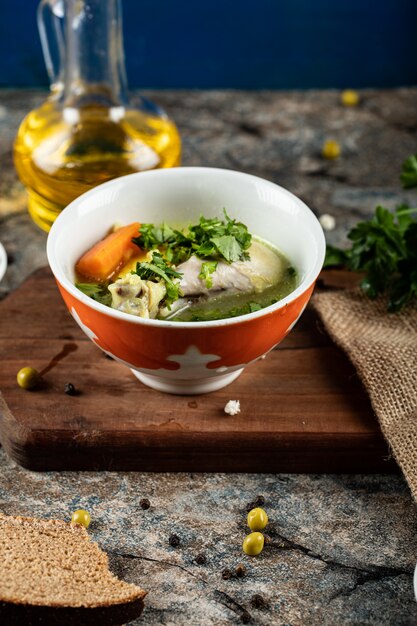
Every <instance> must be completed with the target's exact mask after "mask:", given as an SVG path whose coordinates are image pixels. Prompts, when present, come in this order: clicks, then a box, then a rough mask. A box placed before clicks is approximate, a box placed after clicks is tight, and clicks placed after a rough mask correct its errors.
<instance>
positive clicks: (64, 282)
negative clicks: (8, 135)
mask: <svg viewBox="0 0 417 626" xmlns="http://www.w3.org/2000/svg"><path fill="white" fill-rule="evenodd" d="M186 171H188V172H192V173H195V174H196V175H198V174H200V175H204V174H205V173H207V172H211V173H215V174H217V175H219V176H230V175H232V176H236V177H237V178H245V179H247V178H250V179H253V180H254V181H260V182H261V183H262V184H264V185H267V186H271V187H273V188H274V189H278V190H279V191H280V193H282V194H283V195H285V196H287V197H288V198H289V199H290V200H291V201H292V202H293V203H295V204H296V205H298V207H299V208H300V209H301V210H302V212H304V214H305V215H307V216H308V219H310V220H311V224H312V226H313V229H314V231H313V232H314V237H315V240H316V243H317V248H318V254H317V259H316V262H315V264H314V266H313V267H311V268H310V269H309V270H308V271H307V273H306V275H305V277H304V279H303V280H302V281H301V283H300V284H299V285H298V286H297V287H296V289H294V291H292V292H291V293H290V294H288V295H287V296H285V298H282V300H279V301H278V302H276V303H275V304H270V305H269V306H267V307H264V308H263V309H260V310H259V311H255V312H253V313H245V314H244V315H238V316H236V317H230V318H225V319H221V320H210V321H196V322H174V321H165V320H156V319H147V318H143V317H137V316H135V315H131V314H130V313H124V312H123V311H118V310H117V309H112V308H111V307H108V306H106V305H104V304H101V303H100V302H96V301H95V300H93V299H92V298H89V297H88V296H86V295H85V294H84V293H83V292H82V291H80V290H79V289H77V288H76V287H75V285H74V284H73V283H72V282H71V281H70V280H69V279H68V278H67V277H66V275H65V273H64V271H63V269H62V268H61V266H60V263H59V262H58V260H57V258H56V255H55V249H54V248H55V243H56V239H57V237H58V236H59V234H60V230H61V226H63V225H64V224H65V221H66V220H68V219H69V217H68V216H69V215H70V214H71V211H75V208H76V207H77V205H78V204H79V203H80V202H81V201H84V200H85V199H86V198H88V197H90V196H94V195H95V194H96V193H97V192H99V191H101V190H103V189H105V188H107V187H112V186H113V185H120V181H121V180H123V179H132V178H135V177H136V178H138V177H139V178H138V180H139V181H140V180H143V177H145V176H147V177H152V176H155V177H158V176H161V175H162V176H164V175H165V176H169V175H174V176H175V175H176V174H177V173H179V172H182V173H184V174H185V172H186ZM325 252H326V240H325V236H324V232H323V229H322V227H321V225H320V222H319V220H318V219H317V217H316V216H315V215H314V213H313V211H312V210H311V209H310V208H309V207H308V206H307V205H306V204H305V202H303V201H302V200H300V198H298V197H297V196H296V195H294V194H293V193H292V192H291V191H288V190H287V189H285V187H282V186H281V185H278V184H277V183H273V182H271V181H269V180H267V179H265V178H261V177H260V176H254V175H253V174H246V173H245V172H239V171H236V170H229V169H226V168H217V167H195V166H180V167H171V168H166V169H157V170H149V171H146V172H135V173H133V174H127V175H126V176H120V177H118V178H113V179H112V180H109V181H107V182H105V183H102V184H101V185H97V186H96V187H93V188H92V189H89V190H88V191H86V192H85V193H83V194H81V195H80V196H78V197H77V198H75V200H73V201H72V202H70V204H69V205H68V206H67V207H66V208H65V210H63V211H62V212H61V213H60V214H59V215H58V217H57V218H56V220H55V222H54V223H53V225H52V228H51V230H50V232H49V235H48V239H47V244H46V254H47V258H48V263H49V266H50V268H51V270H52V273H53V275H54V276H55V279H56V280H57V281H58V283H59V284H60V285H61V286H62V287H63V288H64V289H65V290H66V291H68V292H69V293H70V295H72V296H74V297H75V299H76V300H79V301H80V302H81V303H82V304H85V305H86V306H88V307H90V308H92V309H94V310H95V311H98V312H99V313H105V314H106V315H108V316H109V317H112V318H115V319H119V320H123V321H127V322H130V323H132V324H140V325H146V326H157V327H158V328H178V329H180V328H194V329H197V328H204V327H218V326H230V325H233V324H239V323H242V322H248V321H252V320H254V319H257V318H261V317H265V316H268V315H271V314H272V313H275V312H276V311H279V310H280V309H282V308H284V307H286V306H287V305H288V304H290V303H291V302H294V301H295V300H296V299H297V298H298V297H299V296H301V295H302V294H303V293H305V291H307V290H308V289H309V288H310V287H311V286H312V285H313V284H314V282H315V281H316V279H317V277H318V275H319V273H320V271H321V269H322V266H323V262H324V257H325Z"/></svg>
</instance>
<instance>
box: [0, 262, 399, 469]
mask: <svg viewBox="0 0 417 626" xmlns="http://www.w3.org/2000/svg"><path fill="white" fill-rule="evenodd" d="M335 276H337V280H338V281H340V276H341V275H336V274H333V275H332V274H327V276H326V280H327V282H330V283H331V282H332V281H333V282H334V277H335ZM0 362H1V369H0V390H1V394H2V395H1V396H0V440H1V443H2V445H3V446H4V448H5V450H6V451H7V452H8V454H9V455H10V456H11V457H12V458H13V459H14V460H15V461H16V462H17V463H18V464H20V465H23V466H24V467H27V468H30V469H34V470H52V469H55V470H56V469H60V470H61V469H67V470H75V469H90V470H91V469H95V470H100V469H103V470H104V469H113V470H116V469H118V470H150V471H226V472H237V471H254V472H278V471H279V472H380V471H392V470H394V469H396V465H395V463H394V462H393V461H392V460H390V459H389V452H388V447H387V445H386V444H385V442H384V440H383V439H382V436H381V434H380V430H379V427H378V424H377V422H376V420H375V418H374V416H373V413H372V409H371V407H370V404H369V401H368V398H367V396H366V394H365V392H364V391H363V389H362V386H361V383H360V381H359V380H358V377H357V375H356V373H355V371H354V369H353V367H352V366H351V364H350V363H349V361H348V359H347V358H346V356H345V355H344V354H343V353H342V352H341V351H340V350H339V349H338V348H336V347H335V346H334V345H333V344H332V343H331V341H330V339H329V338H328V336H327V335H326V333H325V332H324V330H323V329H322V327H321V324H320V322H319V320H318V319H317V317H316V316H315V314H314V312H313V311H312V310H308V309H307V311H306V312H305V314H304V315H303V317H302V319H301V321H300V322H299V324H298V325H297V327H296V328H295V329H294V331H293V332H292V333H290V335H289V336H288V337H287V338H286V340H285V341H284V342H283V343H282V344H281V345H280V347H279V348H278V349H276V350H273V351H272V352H271V353H270V354H269V355H268V357H267V358H266V359H264V360H263V361H260V362H258V363H256V364H253V365H251V366H250V367H248V368H247V370H245V372H244V373H243V374H242V375H241V376H240V378H238V379H237V380H236V381H235V382H234V383H232V384H231V385H230V386H229V387H226V388H225V389H222V390H220V391H217V392H215V393H212V394H208V395H204V396H172V395H166V394H162V393H160V392H157V391H153V390H151V389H148V388H147V387H145V386H143V385H142V384H141V383H140V382H139V381H138V380H137V379H136V378H135V377H134V376H133V374H132V373H131V371H130V370H129V369H128V368H127V367H125V366H123V365H121V364H119V363H117V362H115V361H113V360H110V359H108V358H106V357H105V356H104V354H103V353H102V352H101V351H100V350H99V349H98V348H97V347H96V346H95V345H94V344H93V343H92V342H91V341H90V340H89V339H87V337H85V335H84V334H82V332H81V330H80V329H79V328H78V326H77V325H76V324H75V322H74V321H73V319H72V318H71V316H70V315H69V313H68V312H67V309H66V307H65V305H64V304H63V302H62V300H61V298H60V296H59V294H58V290H57V288H56V285H55V282H54V280H53V277H52V275H51V273H50V271H49V269H46V268H44V269H41V270H39V271H37V272H36V273H35V274H33V275H32V276H31V277H30V278H29V279H28V280H27V281H26V282H25V283H24V284H23V285H22V286H21V287H20V288H19V289H17V290H16V291H15V292H13V293H12V294H11V295H9V296H8V297H7V298H6V299H5V300H4V301H3V302H2V303H0ZM26 365H30V366H32V367H36V368H37V369H38V370H39V371H41V370H42V371H43V383H42V385H41V386H40V387H39V388H38V389H36V390H35V391H24V390H22V389H20V388H19V387H18V386H17V384H16V373H17V372H18V370H19V369H20V368H21V367H24V366H26ZM67 382H71V383H73V385H75V387H76V389H77V390H79V392H80V393H79V395H77V396H74V397H73V396H68V395H66V394H65V393H64V386H65V383H67ZM229 399H237V400H240V403H241V413H240V414H239V415H237V416H234V417H231V416H227V415H226V414H225V413H224V411H223V408H224V405H225V404H226V402H227V401H228V400H229Z"/></svg>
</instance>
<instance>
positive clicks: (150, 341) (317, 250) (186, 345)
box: [47, 167, 325, 394]
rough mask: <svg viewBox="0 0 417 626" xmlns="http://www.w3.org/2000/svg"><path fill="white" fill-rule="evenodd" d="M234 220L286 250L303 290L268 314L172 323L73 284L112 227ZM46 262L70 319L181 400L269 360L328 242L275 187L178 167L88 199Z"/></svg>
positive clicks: (53, 237)
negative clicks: (106, 301)
mask: <svg viewBox="0 0 417 626" xmlns="http://www.w3.org/2000/svg"><path fill="white" fill-rule="evenodd" d="M223 207H225V208H226V210H227V212H228V214H229V215H230V216H231V217H233V218H236V219H238V220H239V221H242V222H243V223H245V224H246V225H247V226H248V228H249V231H250V232H252V233H253V234H255V235H257V236H258V237H261V238H262V239H265V240H266V241H268V242H270V243H271V244H273V245H274V246H276V247H277V248H278V249H279V250H281V251H282V252H283V253H284V254H285V255H286V256H287V257H288V258H289V259H290V261H291V263H292V264H293V265H294V267H295V268H296V269H297V273H298V277H299V281H298V286H297V288H296V289H295V290H294V291H293V292H292V293H291V294H290V295H288V296H286V297H285V298H284V299H283V300H280V301H279V302H277V303H276V304H273V305H271V306H269V307H266V308H265V309H262V310H260V311H257V312H255V313H250V314H247V315H242V316H240V317H234V318H230V319H224V320H219V321H210V322H172V321H171V322H170V321H160V320H149V319H143V318H140V317H135V316H133V315H129V314H126V313H122V312H120V311H116V310H114V309H111V308H110V307H106V306H104V305H102V304H100V303H98V302H95V301H94V300H92V299H91V298H89V297H87V296H86V295H84V294H83V293H82V292H81V291H79V290H78V289H77V288H76V287H75V285H74V280H75V276H74V265H75V263H76V261H77V260H78V259H79V258H80V256H81V255H82V254H83V253H84V252H85V251H86V250H87V249H88V248H89V247H91V246H92V245H93V244H94V243H96V242H97V241H98V240H99V239H101V238H102V237H104V236H105V235H106V234H107V232H108V231H109V229H110V228H111V227H112V225H113V224H114V223H115V222H118V223H122V224H128V223H130V222H134V221H139V222H142V223H146V222H153V223H155V224H159V223H162V222H167V223H169V224H177V225H185V224H187V223H190V222H195V221H196V220H198V219H199V217H200V215H204V216H206V217H213V216H221V215H222V210H223ZM47 254H48V261H49V264H50V266H51V269H52V272H53V273H54V275H55V278H56V280H57V283H58V287H59V290H60V292H61V295H62V297H63V299H64V301H65V303H66V305H67V307H68V309H69V311H70V312H71V314H72V316H73V318H74V319H75V321H76V322H77V323H78V325H79V326H80V327H81V328H82V330H83V331H84V332H85V333H86V335H87V336H88V337H89V338H90V339H91V340H92V341H93V342H94V343H95V344H96V345H97V346H98V347H99V348H101V349H102V350H103V351H104V352H106V353H107V354H109V355H111V356H112V357H113V358H114V359H116V360H117V361H120V362H121V363H124V364H125V365H127V366H128V367H130V368H131V370H132V371H133V373H134V374H135V376H137V378H138V379H139V380H140V381H142V382H143V383H144V384H145V385H148V386H150V387H153V388H154V389H158V390H159V391H165V392H168V393H176V394H197V393H207V392H210V391H215V390H217V389H220V388H222V387H224V386H225V385H228V384H229V383H231V382H232V381H233V380H235V379H236V378H237V377H238V376H239V374H240V373H241V372H242V370H243V369H244V368H245V367H246V366H247V365H248V364H249V363H253V362H254V361H256V360H257V359H260V358H262V357H263V356H265V355H266V354H267V353H268V352H269V351H270V350H271V349H272V348H273V347H274V346H276V345H277V344H278V343H279V342H280V341H282V339H284V337H285V336H286V335H287V334H288V333H289V332H290V330H291V329H292V328H293V326H294V325H295V323H296V322H297V320H298V319H299V317H300V315H301V314H302V312H303V311H304V309H305V307H306V305H307V303H308V301H309V299H310V296H311V294H312V292H313V289H314V284H315V281H316V278H317V276H318V274H319V272H320V270H321V267H322V264H323V260H324V254H325V239H324V235H323V231H322V229H321V226H320V224H319V222H318V220H317V219H316V217H315V216H314V214H313V213H312V211H311V210H310V209H309V208H308V207H307V206H306V205H305V204H304V203H303V202H302V201H301V200H299V199H298V198H297V197H296V196H294V195H293V194H292V193H290V192H289V191H287V190H286V189H283V188H282V187H280V186H278V185H275V184H273V183H271V182H268V181H266V180H263V179H261V178H257V177H255V176H251V175H249V174H243V173H240V172H235V171H231V170H222V169H215V168H206V167H181V168H172V169H161V170H153V171H150V172H143V173H138V174H131V175H129V176H124V177H122V178H117V179H114V180H112V181H110V182H107V183H104V184H103V185H100V186H98V187H95V188H94V189H92V190H90V191H88V192H87V193H85V194H83V195H82V196H80V197H79V198H77V199H76V200H74V201H73V202H71V204H70V205H69V206H68V207H66V209H65V210H64V211H63V212H62V213H61V215H59V217H58V218H57V220H56V221H55V223H54V225H53V226H52V229H51V232H50V234H49V238H48V245H47Z"/></svg>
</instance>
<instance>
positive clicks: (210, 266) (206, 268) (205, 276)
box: [198, 261, 217, 289]
mask: <svg viewBox="0 0 417 626" xmlns="http://www.w3.org/2000/svg"><path fill="white" fill-rule="evenodd" d="M216 268H217V261H205V262H204V263H202V265H201V270H200V273H199V275H198V277H199V278H201V280H204V281H205V282H206V287H207V289H210V287H212V286H213V278H212V276H211V275H212V274H213V273H214V272H215V271H216Z"/></svg>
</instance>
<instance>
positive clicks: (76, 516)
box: [71, 509, 91, 528]
mask: <svg viewBox="0 0 417 626" xmlns="http://www.w3.org/2000/svg"><path fill="white" fill-rule="evenodd" d="M71 522H72V523H73V524H81V526H85V527H86V528H88V527H89V526H90V522H91V515H90V513H89V512H88V511H86V510H84V509H78V510H77V511H74V513H73V514H72V517H71Z"/></svg>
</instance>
